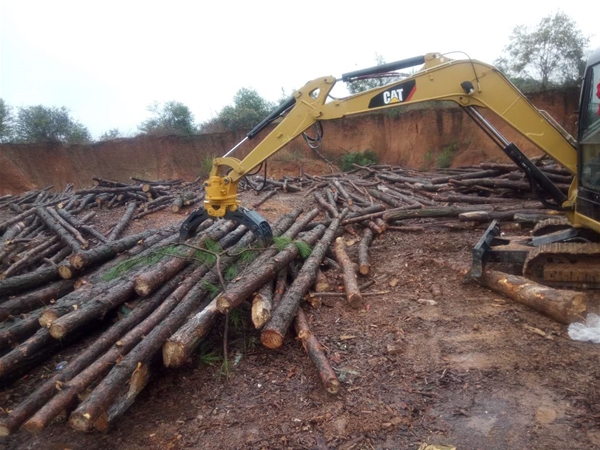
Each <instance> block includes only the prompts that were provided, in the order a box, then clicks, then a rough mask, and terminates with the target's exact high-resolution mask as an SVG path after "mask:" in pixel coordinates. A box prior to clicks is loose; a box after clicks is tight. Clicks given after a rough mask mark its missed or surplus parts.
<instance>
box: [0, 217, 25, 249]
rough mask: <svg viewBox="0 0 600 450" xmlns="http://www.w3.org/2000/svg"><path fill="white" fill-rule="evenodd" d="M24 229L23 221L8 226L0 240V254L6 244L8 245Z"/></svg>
mask: <svg viewBox="0 0 600 450" xmlns="http://www.w3.org/2000/svg"><path fill="white" fill-rule="evenodd" d="M24 229H25V223H24V222H16V223H15V224H14V225H12V226H10V227H9V228H8V230H7V231H6V233H4V235H3V236H2V240H0V254H2V253H3V252H4V249H5V248H6V246H7V245H10V243H11V241H12V240H13V239H14V238H16V237H17V236H18V235H19V233H21V231H23V230H24Z"/></svg>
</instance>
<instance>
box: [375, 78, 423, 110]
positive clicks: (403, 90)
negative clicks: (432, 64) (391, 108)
mask: <svg viewBox="0 0 600 450" xmlns="http://www.w3.org/2000/svg"><path fill="white" fill-rule="evenodd" d="M416 91H417V85H416V83H415V80H410V81H406V82H404V83H401V84H396V85H394V86H391V87H389V88H388V89H386V90H385V91H383V92H380V93H379V94H377V95H376V96H375V97H373V98H372V99H371V101H370V102H369V108H380V107H382V106H386V105H393V104H394V103H404V102H408V101H410V99H411V97H412V96H413V95H414V93H415V92H416Z"/></svg>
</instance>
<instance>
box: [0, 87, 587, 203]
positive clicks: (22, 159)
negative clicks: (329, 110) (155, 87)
mask: <svg viewBox="0 0 600 450" xmlns="http://www.w3.org/2000/svg"><path fill="white" fill-rule="evenodd" d="M530 100H531V101H532V102H533V104H534V105H535V106H536V107H538V108H539V109H542V110H546V111H547V112H548V113H549V114H550V115H551V116H552V117H554V119H556V121H557V122H558V123H560V124H561V125H562V126H563V127H565V128H566V130H567V131H569V132H570V133H572V134H574V133H575V129H576V124H575V121H576V111H577V102H578V93H577V91H575V90H567V91H559V92H548V93H544V94H537V95H535V96H532V97H531V98H530ZM488 115H489V114H488ZM490 119H491V120H492V121H493V122H494V124H495V125H496V126H497V127H498V129H499V130H500V131H501V132H502V133H503V134H505V136H506V137H507V138H508V139H509V140H511V141H514V142H515V143H516V144H517V145H518V146H519V147H520V148H521V149H522V150H523V151H525V153H527V154H529V155H531V154H536V153H537V151H536V149H535V147H533V146H532V145H531V144H529V142H527V141H526V140H525V139H524V138H523V137H521V136H520V135H519V134H517V133H516V132H514V131H513V130H512V129H510V127H508V126H507V125H505V124H504V123H503V122H502V121H501V120H498V119H497V118H496V120H494V119H495V118H493V117H490ZM323 125H324V131H325V134H324V138H323V145H322V147H321V151H322V152H323V153H324V154H327V155H330V156H333V157H335V156H336V155H337V156H339V155H343V154H344V153H345V152H356V151H364V150H366V149H370V150H373V151H374V152H376V153H377V154H378V155H379V158H380V160H381V161H382V162H386V163H391V164H403V165H406V166H408V167H413V168H421V167H426V166H428V165H432V164H435V163H436V158H437V155H438V154H439V153H441V152H442V151H444V149H445V148H450V149H451V150H452V153H453V155H452V157H453V165H463V164H473V163H477V162H479V161H481V160H486V159H487V160H501V159H503V158H505V157H504V155H503V153H502V152H501V150H500V149H499V148H497V147H496V146H495V144H494V143H492V142H491V140H490V139H489V138H488V137H487V136H486V135H485V133H483V131H481V130H480V129H479V128H478V127H477V126H476V125H475V124H474V123H473V122H472V121H471V120H470V119H469V118H468V117H467V116H466V115H465V114H464V113H463V112H462V111H461V110H460V109H459V108H442V109H438V108H436V109H418V110H412V111H406V110H402V109H400V108H399V109H393V110H389V112H387V113H381V114H369V115H363V116H357V117H349V118H345V119H342V120H337V121H331V122H325V123H324V124H323ZM243 137H244V133H243V132H232V133H217V134H204V135H197V136H162V137H157V136H140V137H136V138H131V139H117V140H113V141H107V142H101V143H97V144H90V145H72V146H65V145H61V144H53V143H43V144H28V145H25V144H3V145H0V195H4V194H15V193H19V192H23V191H25V190H28V189H33V188H39V187H44V186H48V185H54V186H55V188H56V189H62V188H64V187H65V186H66V184H67V183H74V184H75V186H76V187H81V186H85V185H89V184H90V182H91V178H92V177H93V176H99V177H102V178H109V179H114V180H121V181H127V180H129V177H131V176H139V177H146V178H151V179H161V178H162V179H169V178H171V179H172V178H184V179H187V180H189V179H194V178H195V177H196V176H197V175H198V174H199V173H201V172H202V171H203V170H206V167H207V164H208V165H210V160H211V158H212V156H214V155H223V154H224V153H225V152H227V150H229V149H230V148H231V147H233V146H234V145H235V144H236V143H237V142H239V141H240V140H241V139H243ZM256 142H257V140H255V141H252V142H251V143H250V144H248V145H245V146H243V147H242V148H241V151H240V153H239V154H237V155H236V156H240V155H242V154H244V153H245V152H248V151H249V149H251V148H252V147H253V146H254V145H255V143H256ZM286 153H287V155H288V157H289V158H288V160H286V159H285V158H280V159H279V163H282V162H283V163H286V162H287V163H289V162H290V160H292V159H293V158H298V157H305V158H306V157H309V158H310V157H312V156H313V154H312V153H311V151H310V150H309V149H308V148H307V146H306V144H305V143H304V141H303V140H302V138H301V137H299V138H297V139H295V140H294V141H292V142H291V143H290V144H289V145H288V147H287V151H286ZM274 163H275V164H274V165H271V166H270V167H271V169H275V168H276V165H277V163H278V161H277V160H276V161H274ZM311 169H312V163H311V167H308V166H305V170H308V171H310V170H311Z"/></svg>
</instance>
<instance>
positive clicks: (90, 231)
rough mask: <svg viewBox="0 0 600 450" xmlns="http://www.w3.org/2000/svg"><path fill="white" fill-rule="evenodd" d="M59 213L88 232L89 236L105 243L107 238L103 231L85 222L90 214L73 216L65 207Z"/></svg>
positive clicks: (75, 225) (79, 228) (76, 226)
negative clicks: (79, 217) (79, 216)
mask: <svg viewBox="0 0 600 450" xmlns="http://www.w3.org/2000/svg"><path fill="white" fill-rule="evenodd" d="M57 213H58V215H60V216H61V217H62V218H63V219H65V220H66V221H67V222H69V223H70V224H71V225H73V226H74V227H75V228H77V229H78V230H81V231H83V232H85V233H86V234H88V235H89V236H91V237H93V238H96V239H97V240H98V241H99V242H103V243H104V242H106V238H105V237H104V235H103V234H102V233H100V232H99V231H98V230H96V229H95V228H94V227H92V226H90V225H86V224H85V222H86V218H88V217H90V216H89V215H86V216H85V217H82V218H81V219H78V218H77V217H75V216H73V215H72V214H71V213H69V212H68V211H67V210H66V209H64V208H63V209H59V210H58V211H57ZM90 214H95V213H93V212H91V213H90ZM91 217H93V216H91ZM91 217H90V218H91Z"/></svg>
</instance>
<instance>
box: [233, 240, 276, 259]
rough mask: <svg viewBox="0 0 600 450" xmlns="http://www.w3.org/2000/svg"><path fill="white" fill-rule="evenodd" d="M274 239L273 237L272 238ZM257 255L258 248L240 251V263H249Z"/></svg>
mask: <svg viewBox="0 0 600 450" xmlns="http://www.w3.org/2000/svg"><path fill="white" fill-rule="evenodd" d="M273 239H275V238H273ZM257 256H258V250H252V249H249V248H248V249H245V250H244V251H243V252H242V253H240V259H239V261H240V263H242V264H244V265H246V264H250V263H251V262H252V261H254V260H255V259H256V257H257Z"/></svg>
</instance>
